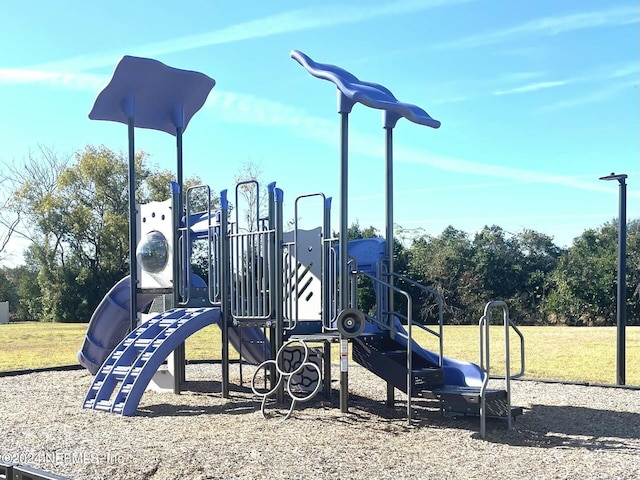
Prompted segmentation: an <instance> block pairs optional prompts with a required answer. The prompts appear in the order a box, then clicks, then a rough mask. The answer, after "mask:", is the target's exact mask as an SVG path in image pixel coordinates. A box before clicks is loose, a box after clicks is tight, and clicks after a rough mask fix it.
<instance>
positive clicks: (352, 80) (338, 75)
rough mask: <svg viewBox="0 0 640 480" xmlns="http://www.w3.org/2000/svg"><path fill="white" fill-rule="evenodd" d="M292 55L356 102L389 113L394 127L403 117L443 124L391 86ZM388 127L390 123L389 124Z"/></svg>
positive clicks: (305, 57) (301, 55)
mask: <svg viewBox="0 0 640 480" xmlns="http://www.w3.org/2000/svg"><path fill="white" fill-rule="evenodd" d="M291 57H292V58H293V59H294V60H296V61H297V62H298V63H299V64H300V65H302V66H303V67H304V68H305V69H306V70H307V71H308V72H309V73H310V74H311V75H313V76H314V77H317V78H322V79H324V80H329V81H330V82H333V83H334V84H335V85H336V87H338V90H340V92H341V93H342V94H343V95H344V96H345V97H347V98H348V99H349V100H350V101H351V102H352V103H362V104H363V105H366V106H367V107H371V108H377V109H379V110H384V111H385V112H387V118H386V119H385V123H386V124H390V125H388V126H390V127H391V128H393V126H394V125H395V123H396V121H397V120H398V119H400V118H402V117H404V118H406V119H407V120H409V121H411V122H413V123H417V124H419V125H426V126H428V127H432V128H438V127H440V122H439V121H438V120H434V119H433V118H431V117H430V116H429V114H428V113H427V112H425V111H424V110H423V109H421V108H420V107H418V106H416V105H411V104H409V103H404V102H401V101H399V100H398V99H397V98H396V97H394V96H393V94H392V93H391V92H390V91H389V89H388V88H386V87H383V86H382V85H379V84H377V83H371V82H363V81H362V80H359V79H358V78H357V77H356V76H355V75H352V74H351V73H349V72H347V71H346V70H344V69H343V68H340V67H337V66H335V65H328V64H325V63H317V62H314V61H313V60H312V59H311V58H309V57H308V56H307V55H305V54H304V53H302V52H301V51H299V50H292V51H291ZM385 126H387V125H385Z"/></svg>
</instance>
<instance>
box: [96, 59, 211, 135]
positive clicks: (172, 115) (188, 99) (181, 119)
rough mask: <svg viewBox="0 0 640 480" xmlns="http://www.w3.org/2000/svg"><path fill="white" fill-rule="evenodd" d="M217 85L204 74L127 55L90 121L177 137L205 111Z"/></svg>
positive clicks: (101, 95)
mask: <svg viewBox="0 0 640 480" xmlns="http://www.w3.org/2000/svg"><path fill="white" fill-rule="evenodd" d="M215 84H216V82H215V80H214V79H213V78H210V77H208V76H207V75H204V74H203V73H199V72H193V71H190V70H180V69H178V68H173V67H169V66H167V65H165V64H164V63H161V62H159V61H157V60H152V59H149V58H140V57H132V56H129V55H127V56H124V57H122V60H120V62H119V63H118V65H117V66H116V69H115V71H114V72H113V77H112V78H111V81H110V82H109V84H108V85H107V86H106V87H105V88H104V90H102V92H100V94H99V95H98V97H97V98H96V101H95V103H94V104H93V108H92V109H91V112H89V118H90V119H91V120H109V121H112V122H120V123H125V124H126V123H128V118H129V117H131V118H133V120H134V126H136V127H140V128H149V129H152V130H160V131H162V132H167V133H169V134H171V135H176V129H177V128H179V127H181V128H182V130H183V131H184V130H185V129H186V128H187V125H188V124H189V120H191V117H193V115H195V113H196V112H197V111H198V110H200V109H201V108H202V106H203V105H204V102H205V101H206V100H207V96H208V95H209V92H210V91H211V89H212V88H213V87H214V85H215Z"/></svg>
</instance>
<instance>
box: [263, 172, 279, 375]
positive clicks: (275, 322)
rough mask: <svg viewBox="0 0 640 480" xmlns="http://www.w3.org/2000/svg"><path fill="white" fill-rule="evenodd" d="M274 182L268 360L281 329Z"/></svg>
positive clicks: (270, 196)
mask: <svg viewBox="0 0 640 480" xmlns="http://www.w3.org/2000/svg"><path fill="white" fill-rule="evenodd" d="M275 190H276V182H271V183H270V184H269V185H267V192H268V208H269V214H268V215H269V216H268V221H269V225H268V227H269V230H270V231H272V232H273V233H272V234H270V235H269V243H270V244H269V265H268V267H267V268H268V270H269V296H270V297H271V311H270V312H269V317H270V318H271V321H272V325H271V327H270V328H269V339H270V342H269V358H273V359H275V358H276V355H277V353H278V350H277V347H276V331H277V330H278V329H281V328H282V320H281V319H279V318H278V305H280V309H282V291H281V290H280V291H279V290H278V289H277V288H276V275H278V273H277V272H282V266H281V265H278V263H277V260H276V259H278V258H279V256H278V255H277V253H276V249H278V248H279V245H278V244H277V234H276V228H277V218H276V194H275ZM276 377H277V375H276V371H275V369H273V368H272V369H271V370H270V371H269V383H270V385H275V384H276Z"/></svg>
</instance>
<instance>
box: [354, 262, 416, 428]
mask: <svg viewBox="0 0 640 480" xmlns="http://www.w3.org/2000/svg"><path fill="white" fill-rule="evenodd" d="M352 273H354V274H355V275H363V276H365V277H367V278H370V279H371V280H372V281H373V282H375V283H377V284H378V285H381V286H383V287H386V288H388V289H390V290H393V291H394V292H398V293H400V294H401V295H404V297H405V298H406V299H407V335H402V334H400V335H401V336H403V337H405V338H406V339H407V422H408V424H409V425H411V410H412V408H411V380H412V376H413V348H412V347H413V345H412V338H413V337H412V327H413V315H412V311H413V302H412V300H411V295H409V293H407V292H405V291H404V290H402V289H400V288H398V287H396V286H394V285H391V284H390V283H389V282H385V281H384V280H380V279H379V278H377V277H375V276H374V275H370V274H368V273H366V272H358V271H355V272H352ZM374 321H375V322H376V323H377V324H379V325H383V323H382V322H380V321H379V320H378V319H374ZM386 327H387V328H389V329H390V330H391V329H392V326H391V325H386ZM397 333H399V332H397Z"/></svg>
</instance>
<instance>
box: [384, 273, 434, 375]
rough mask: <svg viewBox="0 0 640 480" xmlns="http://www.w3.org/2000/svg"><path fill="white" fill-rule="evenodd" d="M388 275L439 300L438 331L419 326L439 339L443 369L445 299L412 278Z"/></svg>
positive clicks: (396, 274)
mask: <svg viewBox="0 0 640 480" xmlns="http://www.w3.org/2000/svg"><path fill="white" fill-rule="evenodd" d="M387 275H391V276H393V277H395V278H397V279H399V280H402V281H403V282H405V283H408V284H409V285H411V286H413V287H416V288H418V289H420V290H422V291H423V292H425V293H428V294H431V295H433V296H434V297H436V299H437V300H438V331H437V332H435V331H433V330H432V329H430V328H429V327H427V326H426V325H423V324H421V323H419V324H417V325H418V326H419V327H420V328H422V329H423V330H424V331H426V332H429V333H430V334H431V335H434V336H436V337H437V338H438V341H439V345H438V347H439V349H440V365H439V366H440V367H441V368H442V366H443V361H444V359H443V352H444V335H443V327H444V317H443V312H442V307H443V305H444V297H443V296H442V294H441V293H440V292H438V291H437V290H434V289H433V288H430V287H427V286H425V285H422V284H421V283H418V282H416V281H415V280H412V279H410V278H407V277H405V276H404V275H400V274H399V273H395V272H390V273H388V274H387Z"/></svg>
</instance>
